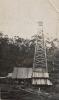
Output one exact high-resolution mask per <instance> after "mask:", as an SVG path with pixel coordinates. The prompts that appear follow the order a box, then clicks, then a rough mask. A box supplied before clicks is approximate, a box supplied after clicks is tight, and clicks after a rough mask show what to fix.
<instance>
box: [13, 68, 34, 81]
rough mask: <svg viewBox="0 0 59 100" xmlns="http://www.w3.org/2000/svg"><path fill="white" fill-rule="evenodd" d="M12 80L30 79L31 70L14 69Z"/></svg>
mask: <svg viewBox="0 0 59 100" xmlns="http://www.w3.org/2000/svg"><path fill="white" fill-rule="evenodd" d="M12 78H19V79H24V78H32V68H16V67H15V68H14V71H13V75H12Z"/></svg>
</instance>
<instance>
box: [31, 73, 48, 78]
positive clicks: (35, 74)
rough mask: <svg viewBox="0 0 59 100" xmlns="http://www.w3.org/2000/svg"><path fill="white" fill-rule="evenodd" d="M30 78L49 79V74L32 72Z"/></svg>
mask: <svg viewBox="0 0 59 100" xmlns="http://www.w3.org/2000/svg"><path fill="white" fill-rule="evenodd" d="M32 77H34V78H49V74H48V73H47V72H40V73H39V72H33V74H32Z"/></svg>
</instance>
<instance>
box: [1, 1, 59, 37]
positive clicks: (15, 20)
mask: <svg viewBox="0 0 59 100" xmlns="http://www.w3.org/2000/svg"><path fill="white" fill-rule="evenodd" d="M50 1H52V2H51V3H52V4H51V3H50ZM57 11H59V0H0V32H3V33H4V34H6V35H8V36H9V37H13V36H15V35H16V36H17V35H18V36H20V37H23V38H30V37H31V36H33V35H34V34H37V32H38V21H43V31H44V34H45V36H47V33H48V36H50V37H51V38H52V37H56V36H57V37H58V36H59V35H58V32H59V22H58V18H59V12H58V13H57Z"/></svg>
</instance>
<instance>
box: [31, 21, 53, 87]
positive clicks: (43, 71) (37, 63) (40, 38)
mask: <svg viewBox="0 0 59 100" xmlns="http://www.w3.org/2000/svg"><path fill="white" fill-rule="evenodd" d="M32 78H33V79H32V84H33V85H42V86H43V85H52V83H51V82H50V80H49V73H48V68H47V58H46V46H45V41H44V34H43V22H41V21H40V22H39V31H38V35H37V37H36V46H35V53H34V62H33V75H32Z"/></svg>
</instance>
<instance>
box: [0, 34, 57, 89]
mask: <svg viewBox="0 0 59 100" xmlns="http://www.w3.org/2000/svg"><path fill="white" fill-rule="evenodd" d="M35 41H36V36H33V37H32V38H31V39H24V38H20V37H19V36H15V37H13V38H9V37H8V36H7V35H4V34H3V33H0V76H7V75H8V73H11V72H12V71H13V68H14V67H32V66H33V58H34V50H35ZM58 45H59V41H58V39H57V38H55V39H52V40H50V39H49V38H47V39H46V51H47V62H48V71H49V74H50V79H51V81H52V82H53V84H55V85H56V84H57V85H56V87H57V88H58V87H59V47H58Z"/></svg>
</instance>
